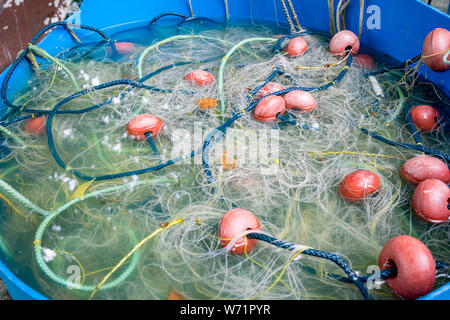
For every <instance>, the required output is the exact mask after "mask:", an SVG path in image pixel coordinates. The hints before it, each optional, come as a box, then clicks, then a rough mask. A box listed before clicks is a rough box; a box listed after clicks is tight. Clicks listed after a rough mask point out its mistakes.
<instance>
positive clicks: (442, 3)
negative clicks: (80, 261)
mask: <svg viewBox="0 0 450 320" xmlns="http://www.w3.org/2000/svg"><path fill="white" fill-rule="evenodd" d="M422 1H423V2H425V3H428V0H422ZM431 4H432V6H433V7H435V8H437V9H439V10H441V11H442V12H445V13H447V9H448V6H449V0H433V1H432V3H431ZM0 300H11V297H10V296H9V294H8V290H7V289H6V287H5V285H4V284H3V281H1V280H0Z"/></svg>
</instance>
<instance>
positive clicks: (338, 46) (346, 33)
mask: <svg viewBox="0 0 450 320" xmlns="http://www.w3.org/2000/svg"><path fill="white" fill-rule="evenodd" d="M350 49H351V52H352V54H356V53H358V51H359V39H358V37H357V36H356V34H354V33H353V32H351V31H350V30H342V31H339V32H338V33H336V34H335V35H334V36H333V38H331V41H330V46H329V50H330V53H332V54H334V55H337V56H343V55H346V51H347V50H350Z"/></svg>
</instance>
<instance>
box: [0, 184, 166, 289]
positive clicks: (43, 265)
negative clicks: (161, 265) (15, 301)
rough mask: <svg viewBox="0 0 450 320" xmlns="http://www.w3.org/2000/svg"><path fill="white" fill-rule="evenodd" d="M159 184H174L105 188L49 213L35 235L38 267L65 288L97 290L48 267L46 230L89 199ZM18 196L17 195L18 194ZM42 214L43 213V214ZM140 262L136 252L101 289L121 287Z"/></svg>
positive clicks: (134, 242) (132, 234)
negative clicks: (119, 272)
mask: <svg viewBox="0 0 450 320" xmlns="http://www.w3.org/2000/svg"><path fill="white" fill-rule="evenodd" d="M1 182H3V181H2V180H0V186H1V185H2V184H1ZM158 182H174V180H173V179H170V178H167V177H161V178H155V179H153V180H142V181H137V182H130V183H126V184H122V185H119V186H114V187H110V188H105V189H102V190H98V191H94V192H91V193H89V194H87V195H85V196H84V197H83V198H76V199H73V200H71V201H69V202H67V203H66V204H64V205H62V206H61V207H59V208H58V209H56V210H55V211H53V212H51V213H49V212H46V211H45V213H46V215H44V216H45V219H44V220H43V221H42V222H41V224H40V225H39V227H38V229H37V231H36V234H35V240H34V244H35V248H34V253H35V256H36V262H37V264H38V266H39V267H40V268H41V270H42V271H43V272H44V273H45V274H46V275H47V276H48V277H49V278H50V279H51V280H53V281H55V282H56V283H59V284H61V285H63V286H66V287H69V288H74V289H77V290H81V291H93V290H96V289H97V286H95V285H80V284H78V283H74V282H71V281H68V280H67V279H64V278H62V277H60V276H58V275H57V274H55V273H54V272H53V271H52V270H51V269H50V268H49V266H48V265H47V263H46V262H45V260H44V256H43V250H42V247H41V246H40V245H38V244H41V243H42V237H43V236H44V232H45V230H46V228H47V227H48V226H49V225H50V224H51V223H52V221H53V220H54V219H55V218H56V217H57V216H58V215H59V214H61V213H62V212H63V211H64V210H66V209H67V208H69V207H71V206H72V205H74V204H76V203H79V202H81V201H84V200H86V199H89V198H93V197H97V196H99V195H103V194H105V193H111V192H116V191H121V190H127V189H129V188H132V187H137V186H142V185H147V184H153V183H158ZM16 196H17V194H16ZM23 198H24V197H23V196H22V200H23ZM41 210H42V209H41ZM41 213H42V212H41ZM128 231H129V235H130V237H131V239H132V243H133V247H134V246H136V245H137V243H138V240H137V238H136V236H135V235H134V233H133V232H132V231H131V230H128ZM138 262H139V251H138V250H137V251H135V252H134V254H133V258H132V260H131V263H130V265H129V266H128V268H127V269H126V270H125V271H124V272H123V273H122V274H121V275H120V276H119V277H117V278H116V279H114V280H112V281H110V282H108V283H106V284H105V285H104V286H102V287H101V290H106V289H110V288H113V287H115V286H117V285H119V284H120V283H121V282H122V281H124V280H125V279H126V278H127V277H128V276H129V275H130V274H131V273H132V272H133V271H134V269H135V268H136V266H137V264H138Z"/></svg>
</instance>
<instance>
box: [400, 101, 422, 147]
mask: <svg viewBox="0 0 450 320" xmlns="http://www.w3.org/2000/svg"><path fill="white" fill-rule="evenodd" d="M404 110H405V114H406V120H407V121H408V124H409V127H410V128H411V131H412V133H413V137H414V140H415V141H416V144H417V145H421V144H422V139H421V138H420V133H419V132H418V130H417V128H416V125H415V124H414V122H413V121H412V118H411V113H410V112H409V110H408V107H407V106H406V105H405V106H404Z"/></svg>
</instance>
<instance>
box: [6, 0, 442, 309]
mask: <svg viewBox="0 0 450 320" xmlns="http://www.w3.org/2000/svg"><path fill="white" fill-rule="evenodd" d="M335 2H337V1H335ZM255 3H256V5H255ZM353 3H357V2H356V1H354V2H352V4H351V5H350V6H349V7H348V9H347V28H348V29H350V30H352V31H354V32H358V27H359V24H358V21H357V20H354V19H349V17H355V16H358V14H359V6H357V5H353ZM365 3H366V8H367V7H369V6H378V7H379V9H380V12H381V13H382V15H381V17H382V20H381V21H382V25H383V21H390V22H392V23H393V25H391V26H390V27H389V29H390V30H389V32H391V33H389V32H388V33H386V32H385V31H383V30H382V29H383V28H381V29H379V30H369V29H367V26H363V31H364V32H363V35H362V38H361V43H362V44H363V45H364V46H365V47H367V48H369V49H372V50H376V51H378V52H384V53H389V56H391V57H393V58H394V59H397V60H398V61H404V60H406V59H410V58H412V57H414V56H416V55H417V54H418V53H420V52H421V49H422V42H423V39H424V38H425V36H426V35H427V34H428V33H429V32H430V31H431V30H432V29H434V28H437V27H441V28H446V29H450V17H449V16H447V15H445V14H443V13H442V12H440V11H438V10H436V9H434V8H432V7H430V6H428V5H426V4H424V3H423V2H422V1H420V0H413V1H411V0H396V1H384V0H366V1H365ZM250 4H253V5H252V6H251V5H250ZM192 6H193V9H194V14H195V15H197V16H205V17H210V18H223V16H224V14H225V8H224V2H223V1H222V0H208V1H204V0H192ZM294 6H295V8H296V10H297V13H298V15H299V18H300V22H301V23H302V25H305V26H307V27H309V28H312V29H316V30H322V31H326V32H327V31H328V25H329V21H328V5H327V1H324V0H323V1H320V2H319V1H314V2H313V1H294ZM106 8H107V10H106ZM405 8H407V9H408V10H405ZM145 9H148V10H145ZM166 11H177V12H179V13H183V14H186V15H190V9H189V6H188V1H185V0H171V1H149V0H128V1H127V2H126V5H125V6H123V1H122V0H84V2H83V3H82V6H81V10H80V12H78V13H76V14H74V15H73V16H72V17H70V18H68V19H67V20H68V21H70V22H74V23H81V24H85V25H91V26H94V27H97V28H101V29H103V30H104V31H105V32H106V33H107V34H108V29H110V28H111V27H114V26H119V25H122V24H127V23H128V22H133V21H142V20H145V21H148V20H150V19H151V18H152V17H153V16H154V15H155V14H158V13H161V12H166ZM99 12H102V15H99ZM229 12H230V16H231V17H236V18H249V17H250V18H254V19H259V20H266V21H276V22H280V23H282V24H285V23H286V19H285V17H284V15H283V13H282V9H281V7H280V4H279V3H278V1H272V0H258V1H245V0H243V1H234V2H231V1H230V2H229ZM367 14H368V12H366V13H365V16H364V17H365V19H366V18H367ZM412 17H420V19H421V23H422V24H421V25H420V26H421V27H422V28H421V29H418V28H417V26H418V23H417V19H418V18H416V19H414V18H412ZM413 31H414V32H415V33H412V32H413ZM78 32H81V34H84V35H85V37H86V39H90V38H93V35H92V33H91V32H85V31H77V34H78ZM386 34H387V35H388V36H386ZM94 36H95V35H94ZM405 40H406V41H405ZM55 43H56V44H57V45H56V46H55V45H54V44H55ZM378 43H383V44H384V48H383V49H385V48H389V49H390V50H380V49H379V48H378V47H377V46H376V44H378ZM74 44H75V42H74V40H73V39H72V38H71V37H70V35H68V33H67V32H66V31H65V30H62V28H56V29H55V30H53V31H52V32H50V33H49V34H48V35H47V36H46V37H45V38H44V39H43V40H42V41H41V42H40V43H39V46H41V47H42V48H44V49H45V50H47V51H48V52H49V53H51V54H55V53H57V52H58V51H60V50H62V49H66V48H70V47H71V46H73V45H74ZM7 70H8V68H7V69H6V70H5V71H4V72H3V73H2V74H1V75H0V83H1V82H2V81H3V79H4V77H5V74H6V72H7ZM419 71H420V72H421V75H422V77H423V78H425V79H427V80H429V81H431V82H433V83H434V84H436V85H437V86H438V87H439V88H440V89H442V90H443V91H444V93H445V94H446V95H447V96H450V79H449V76H448V72H446V73H437V72H434V71H432V70H430V69H428V68H427V67H420V68H419ZM28 72H29V67H27V66H24V65H21V66H19V68H18V69H17V71H16V74H15V76H14V78H13V79H14V81H15V84H17V83H18V84H19V85H16V86H15V88H13V91H12V93H13V94H14V93H15V92H17V91H19V90H20V88H21V87H22V85H23V84H24V83H25V81H26V79H27V77H28ZM21 84H22V85H21ZM4 109H5V106H4V105H3V104H2V103H1V102H0V114H1V113H2V112H4ZM2 260H3V258H1V259H0V277H1V278H2V280H3V282H4V283H5V285H6V287H7V288H8V291H9V293H10V295H11V297H12V298H13V299H16V300H48V298H47V297H45V296H43V295H42V294H40V293H38V292H37V291H35V290H34V289H32V288H31V287H29V286H28V285H26V284H25V283H24V282H23V281H22V280H20V279H19V278H17V277H16V276H15V275H14V274H13V273H12V272H11V271H10V270H9V269H8V268H7V267H6V266H5V265H4V263H3V262H2ZM419 300H450V283H447V284H445V285H443V286H441V287H440V288H438V289H436V290H434V291H433V292H431V293H430V294H428V295H426V296H424V297H422V298H420V299H419Z"/></svg>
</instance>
